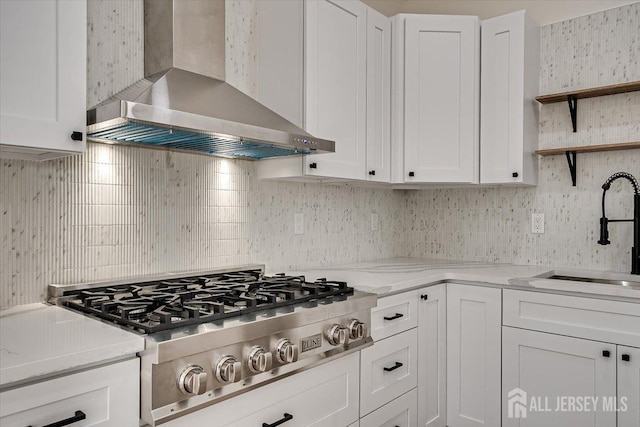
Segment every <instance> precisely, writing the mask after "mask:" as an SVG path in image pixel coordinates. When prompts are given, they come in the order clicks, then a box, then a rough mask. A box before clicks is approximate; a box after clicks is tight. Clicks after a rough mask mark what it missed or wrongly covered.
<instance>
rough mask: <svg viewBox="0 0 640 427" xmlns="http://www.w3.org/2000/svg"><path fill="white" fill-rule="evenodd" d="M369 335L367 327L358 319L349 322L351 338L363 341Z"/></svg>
mask: <svg viewBox="0 0 640 427" xmlns="http://www.w3.org/2000/svg"><path fill="white" fill-rule="evenodd" d="M365 335H367V326H366V325H365V324H364V323H362V322H361V321H359V320H358V319H351V322H349V338H351V339H352V340H361V339H362V338H364V337H365Z"/></svg>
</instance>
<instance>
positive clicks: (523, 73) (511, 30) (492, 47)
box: [480, 10, 540, 185]
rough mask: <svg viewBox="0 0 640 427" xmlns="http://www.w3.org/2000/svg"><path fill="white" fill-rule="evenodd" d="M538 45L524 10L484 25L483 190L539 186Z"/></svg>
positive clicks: (535, 32) (489, 20)
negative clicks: (509, 185)
mask: <svg viewBox="0 0 640 427" xmlns="http://www.w3.org/2000/svg"><path fill="white" fill-rule="evenodd" d="M539 44H540V36H539V28H538V25H537V24H536V23H535V22H533V20H532V19H531V18H530V17H529V15H527V14H526V12H525V11H524V10H522V11H519V12H514V13H510V14H508V15H504V16H499V17H496V18H492V19H488V20H486V21H482V67H481V68H482V77H481V93H482V97H481V109H480V123H481V125H480V129H481V135H480V147H481V150H480V153H481V154H480V182H481V183H483V184H504V183H518V184H530V185H535V184H537V181H538V156H537V155H536V154H535V153H534V151H535V150H536V149H537V148H538V103H537V102H536V101H535V99H534V97H535V96H536V95H537V94H538V80H539V77H538V73H539V71H538V70H539V59H540V45H539Z"/></svg>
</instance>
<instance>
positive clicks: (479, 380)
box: [447, 284, 501, 427]
mask: <svg viewBox="0 0 640 427" xmlns="http://www.w3.org/2000/svg"><path fill="white" fill-rule="evenodd" d="M500 328H501V290H500V289H496V288H485V287H480V286H465V285H457V284H448V285H447V423H448V425H450V426H456V427H470V426H474V427H475V426H488V427H494V426H499V425H500V367H501V366H500V365H501V361H500V357H501V354H500V344H501V337H500V334H501V330H500Z"/></svg>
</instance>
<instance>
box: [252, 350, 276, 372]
mask: <svg viewBox="0 0 640 427" xmlns="http://www.w3.org/2000/svg"><path fill="white" fill-rule="evenodd" d="M248 365H249V370H251V372H255V373H258V372H265V371H268V370H270V369H271V353H270V352H268V351H267V350H265V349H264V348H263V347H260V346H259V345H256V346H254V347H252V348H251V350H250V351H249V360H248Z"/></svg>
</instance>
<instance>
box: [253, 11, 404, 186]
mask: <svg viewBox="0 0 640 427" xmlns="http://www.w3.org/2000/svg"><path fill="white" fill-rule="evenodd" d="M257 32H258V37H257V39H258V40H259V41H258V52H257V72H258V79H257V81H258V84H257V99H258V101H260V102H262V103H263V104H265V105H267V106H268V107H270V108H271V109H273V110H274V111H275V112H276V113H278V114H280V115H282V116H284V117H285V118H287V119H289V120H290V121H292V122H293V123H295V124H297V125H299V126H302V127H303V128H304V129H305V130H306V131H307V132H309V133H310V134H312V135H314V136H317V137H318V138H325V139H331V140H334V141H335V142H336V151H335V153H328V154H316V155H310V156H305V157H292V158H285V159H272V160H266V161H261V162H260V163H258V165H257V175H258V177H259V178H291V179H305V178H311V179H314V180H315V179H321V180H322V179H326V178H329V179H333V178H337V179H350V180H370V181H382V182H389V175H390V142H391V137H390V97H391V94H390V87H389V86H390V78H391V77H390V73H391V70H390V68H391V60H390V56H391V52H390V50H391V27H390V23H389V20H388V19H387V18H386V17H385V16H383V15H381V14H379V13H377V12H375V11H374V10H372V9H370V8H369V7H367V6H366V5H365V4H364V3H361V2H359V1H344V0H317V1H316V0H313V1H306V2H303V1H302V0H294V1H291V0H271V1H261V2H258V16H257ZM274 59H275V60H274Z"/></svg>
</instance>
